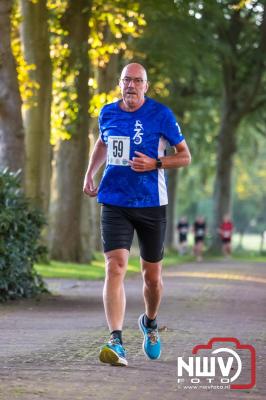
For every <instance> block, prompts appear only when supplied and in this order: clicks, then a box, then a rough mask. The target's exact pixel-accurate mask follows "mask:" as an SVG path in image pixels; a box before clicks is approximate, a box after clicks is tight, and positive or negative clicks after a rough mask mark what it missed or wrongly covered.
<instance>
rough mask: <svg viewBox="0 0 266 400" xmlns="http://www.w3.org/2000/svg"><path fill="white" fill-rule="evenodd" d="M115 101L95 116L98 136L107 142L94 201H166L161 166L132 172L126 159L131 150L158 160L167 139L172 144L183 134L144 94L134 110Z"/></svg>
mask: <svg viewBox="0 0 266 400" xmlns="http://www.w3.org/2000/svg"><path fill="white" fill-rule="evenodd" d="M119 102H120V101H117V102H114V103H111V104H107V105H106V106H104V107H103V108H102V110H101V113H100V116H99V128H100V138H101V140H102V141H103V142H104V143H105V144H106V145H107V161H106V167H105V171H104V174H103V177H102V180H101V183H100V186H99V190H98V202H99V203H104V204H110V205H114V206H121V207H155V206H162V205H165V204H167V203H168V196H167V187H166V180H165V175H164V170H163V169H156V170H152V171H148V172H135V171H133V170H132V169H131V167H130V165H129V163H128V161H129V160H132V158H133V157H136V155H135V153H134V152H135V151H140V152H141V153H144V154H145V155H147V156H149V157H152V158H155V159H158V158H160V157H162V156H164V154H165V149H166V145H167V142H168V143H169V144H170V145H171V146H174V145H176V144H178V143H180V142H182V140H184V137H183V135H182V133H181V131H180V128H179V125H178V123H177V122H176V119H175V117H174V114H173V112H172V111H171V110H170V109H169V108H168V107H166V106H164V105H163V104H161V103H158V102H157V101H155V100H153V99H150V98H148V97H146V101H145V103H144V104H143V105H142V106H141V107H140V108H139V109H138V110H137V111H134V112H128V111H124V110H122V109H121V108H120V106H119Z"/></svg>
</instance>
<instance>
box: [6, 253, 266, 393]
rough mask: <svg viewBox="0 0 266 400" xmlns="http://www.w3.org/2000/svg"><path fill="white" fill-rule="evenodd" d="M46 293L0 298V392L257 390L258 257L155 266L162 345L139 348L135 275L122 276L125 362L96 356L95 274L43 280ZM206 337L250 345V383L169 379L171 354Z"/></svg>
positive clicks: (99, 321) (260, 383)
mask: <svg viewBox="0 0 266 400" xmlns="http://www.w3.org/2000/svg"><path fill="white" fill-rule="evenodd" d="M47 282H48V285H49V288H50V289H51V290H52V292H53V296H50V295H49V296H45V297H42V298H41V299H38V300H22V301H18V302H11V303H8V304H4V305H1V306H0V400H34V399H36V400H40V399H42V400H87V399H88V400H113V399H115V400H133V399H134V400H146V399H154V400H157V399H158V400H159V399H163V400H176V399H182V400H183V399H185V400H186V399H193V400H194V399H195V400H201V399H202V400H208V399H214V400H216V399H226V400H227V399H233V400H234V399H241V400H243V399H244V400H245V399H247V400H257V399H265V398H266V373H265V359H266V307H265V303H266V302H265V299H266V290H265V289H266V264H265V263H250V262H235V261H234V262H233V261H229V260H227V261H217V262H210V261H207V262H202V263H190V264H184V265H178V266H175V267H169V268H166V269H165V270H164V298H163V302H162V305H161V309H160V319H159V322H160V327H161V337H162V341H163V353H162V357H161V359H160V360H159V361H148V360H146V359H145V357H144V356H143V354H142V350H141V344H142V337H141V334H140V332H139V331H138V328H137V319H138V316H139V314H140V313H141V312H143V300H142V294H141V292H142V289H141V286H142V285H141V277H140V276H135V277H130V278H127V280H126V292H127V312H126V320H125V331H124V344H125V347H126V349H127V352H128V361H129V367H128V368H117V367H111V366H109V365H104V364H100V363H99V362H98V358H97V356H98V351H99V347H100V346H101V344H102V343H103V342H104V341H105V340H106V338H107V330H106V325H105V319H104V313H103V307H102V299H101V292H102V286H103V282H102V281H94V282H84V281H69V280H48V281H47ZM212 337H237V338H238V339H239V340H240V341H241V342H242V343H248V344H252V345H254V347H255V349H256V352H257V384H256V387H254V388H253V389H250V390H222V391H221V390H215V389H212V390H204V389H197V390H189V389H186V390H185V389H182V388H179V387H178V386H177V382H176V380H177V371H176V363H177V357H178V356H186V357H187V356H190V355H191V350H192V348H193V347H194V346H195V345H196V344H202V343H207V342H208V340H209V339H211V338H212Z"/></svg>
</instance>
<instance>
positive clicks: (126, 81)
mask: <svg viewBox="0 0 266 400" xmlns="http://www.w3.org/2000/svg"><path fill="white" fill-rule="evenodd" d="M121 81H122V82H123V84H124V85H125V86H128V85H129V84H130V83H131V82H133V83H134V85H136V86H140V85H142V83H143V82H145V80H144V79H142V78H130V77H129V76H126V77H125V78H122V79H121Z"/></svg>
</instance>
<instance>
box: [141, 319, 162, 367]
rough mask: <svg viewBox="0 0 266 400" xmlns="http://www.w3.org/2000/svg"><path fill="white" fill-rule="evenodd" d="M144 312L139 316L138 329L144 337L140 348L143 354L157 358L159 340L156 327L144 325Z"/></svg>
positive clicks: (159, 349)
mask: <svg viewBox="0 0 266 400" xmlns="http://www.w3.org/2000/svg"><path fill="white" fill-rule="evenodd" d="M143 319H144V314H141V316H140V317H139V321H138V323H139V329H140V331H141V332H142V333H143V336H144V339H143V343H142V349H143V352H144V354H145V355H146V356H147V357H148V358H149V359H151V360H157V359H158V358H159V357H160V355H161V341H160V336H159V333H158V329H157V328H156V329H152V328H146V326H145V325H144V321H143Z"/></svg>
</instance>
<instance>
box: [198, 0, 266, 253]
mask: <svg viewBox="0 0 266 400" xmlns="http://www.w3.org/2000/svg"><path fill="white" fill-rule="evenodd" d="M217 9H219V10H218V11H219V12H218V15H217V16H216V19H217V22H218V23H217V26H216V33H217V35H218V37H219V40H220V43H221V45H220V48H219V51H218V56H219V59H220V62H221V66H222V82H223V97H222V110H221V126H220V130H219V133H218V146H217V169H216V178H215V188H214V230H213V237H214V239H213V244H212V247H213V248H217V247H218V246H219V237H218V234H217V227H218V226H219V224H220V222H221V220H222V217H223V215H224V214H225V213H228V212H229V211H230V210H231V197H232V196H231V176H232V166H233V156H234V154H235V153H236V151H237V131H238V128H239V125H240V122H241V121H242V120H243V118H244V117H246V116H247V115H248V114H250V113H252V112H253V111H254V110H256V109H258V108H260V107H262V106H263V105H264V106H265V104H266V91H265V89H263V88H262V87H261V83H262V80H263V76H264V75H265V67H266V7H265V3H264V2H254V3H249V2H247V6H246V7H244V8H240V7H231V9H230V8H229V7H228V6H227V7H226V8H225V7H223V8H221V7H217ZM211 11H212V12H213V11H216V10H213V9H212V10H211ZM206 14H207V16H208V18H212V16H213V14H212V13H210V14H209V13H208V10H207V12H206Z"/></svg>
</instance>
